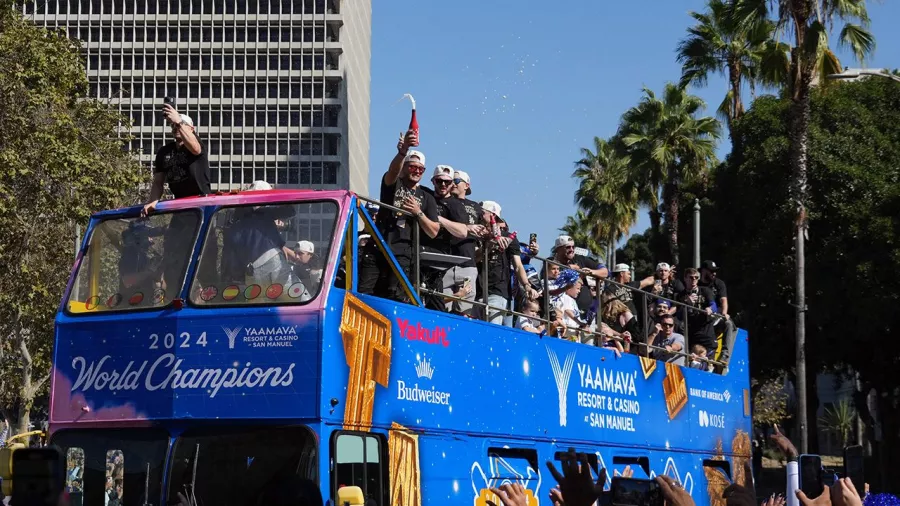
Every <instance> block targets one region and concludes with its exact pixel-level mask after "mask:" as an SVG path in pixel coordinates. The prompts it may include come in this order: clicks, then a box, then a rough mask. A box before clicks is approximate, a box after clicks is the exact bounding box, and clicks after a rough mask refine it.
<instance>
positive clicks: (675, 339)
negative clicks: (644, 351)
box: [647, 314, 684, 365]
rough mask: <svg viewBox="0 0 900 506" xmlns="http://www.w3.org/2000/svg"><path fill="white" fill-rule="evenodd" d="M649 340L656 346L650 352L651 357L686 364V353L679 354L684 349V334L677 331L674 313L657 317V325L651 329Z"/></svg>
mask: <svg viewBox="0 0 900 506" xmlns="http://www.w3.org/2000/svg"><path fill="white" fill-rule="evenodd" d="M647 342H649V343H652V344H653V346H655V347H656V348H654V349H653V351H652V352H651V353H650V356H651V357H653V358H655V359H656V360H662V361H665V362H672V363H674V364H678V365H684V355H678V354H677V353H678V352H682V351H684V336H683V335H681V334H679V333H677V332H675V318H674V317H673V316H672V315H670V314H665V315H663V316H661V317H659V318H658V319H657V321H656V325H654V326H653V328H652V329H650V335H649V336H647Z"/></svg>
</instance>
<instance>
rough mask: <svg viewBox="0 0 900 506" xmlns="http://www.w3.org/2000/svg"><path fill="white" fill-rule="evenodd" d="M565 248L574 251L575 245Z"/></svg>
mask: <svg viewBox="0 0 900 506" xmlns="http://www.w3.org/2000/svg"><path fill="white" fill-rule="evenodd" d="M566 249H567V250H572V251H574V250H575V246H566Z"/></svg>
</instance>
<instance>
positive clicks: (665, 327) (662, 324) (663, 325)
mask: <svg viewBox="0 0 900 506" xmlns="http://www.w3.org/2000/svg"><path fill="white" fill-rule="evenodd" d="M659 326H660V327H662V328H664V329H668V328H672V327H674V326H675V324H674V323H660V324H659Z"/></svg>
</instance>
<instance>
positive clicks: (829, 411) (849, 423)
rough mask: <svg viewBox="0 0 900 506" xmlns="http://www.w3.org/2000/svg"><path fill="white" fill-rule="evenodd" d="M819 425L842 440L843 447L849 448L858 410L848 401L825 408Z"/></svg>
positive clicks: (842, 400)
mask: <svg viewBox="0 0 900 506" xmlns="http://www.w3.org/2000/svg"><path fill="white" fill-rule="evenodd" d="M819 424H820V425H821V426H822V427H823V428H824V429H825V430H827V431H829V432H832V433H834V434H835V435H837V436H838V437H840V438H841V447H842V448H843V447H845V446H847V443H848V442H849V441H850V433H851V432H852V431H853V427H854V426H855V425H856V410H855V409H853V406H851V405H850V401H848V400H847V399H841V400H840V401H839V402H838V403H837V404H833V405H831V406H830V407H826V408H825V414H824V415H823V416H822V417H821V418H819Z"/></svg>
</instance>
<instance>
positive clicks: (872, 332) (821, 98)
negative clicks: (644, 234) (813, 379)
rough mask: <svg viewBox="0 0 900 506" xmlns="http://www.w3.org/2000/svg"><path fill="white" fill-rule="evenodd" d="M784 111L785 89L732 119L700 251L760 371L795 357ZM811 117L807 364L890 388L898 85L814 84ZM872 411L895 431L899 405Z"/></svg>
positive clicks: (894, 366)
mask: <svg viewBox="0 0 900 506" xmlns="http://www.w3.org/2000/svg"><path fill="white" fill-rule="evenodd" d="M790 110H791V101H790V100H789V99H778V98H776V97H760V98H758V99H757V100H756V101H755V102H754V104H753V106H752V107H751V108H750V109H749V110H748V111H747V113H746V114H745V115H744V117H743V118H741V120H739V121H738V122H737V123H736V127H735V134H736V135H740V136H741V144H742V145H743V147H744V149H743V151H742V152H741V153H733V154H732V156H729V158H728V161H727V162H726V163H724V164H722V165H721V166H720V167H719V168H718V170H716V171H715V173H714V177H713V178H712V181H711V184H710V187H709V188H708V191H707V193H706V194H705V196H704V198H703V199H702V201H703V202H705V205H704V209H703V228H702V233H701V243H702V248H703V252H704V253H703V256H704V258H715V259H716V261H717V263H719V264H720V266H721V270H720V271H719V272H720V277H721V278H722V279H723V280H725V281H726V282H727V283H728V288H729V295H730V296H729V305H730V306H731V308H732V311H731V313H732V315H733V316H734V317H735V320H736V322H737V323H738V325H739V326H741V327H744V328H746V329H747V330H748V331H749V334H750V336H751V340H750V348H751V364H752V365H753V370H754V371H756V372H757V373H758V372H759V371H767V370H779V369H783V370H791V369H792V366H793V362H794V348H793V337H794V331H793V315H794V307H793V306H792V305H791V302H792V298H793V282H794V281H793V276H794V270H793V258H792V256H793V251H792V246H793V233H794V227H795V216H796V215H795V211H796V210H795V208H794V205H793V203H792V201H791V199H790V195H789V191H790V190H789V188H788V186H787V185H786V184H785V180H784V177H785V176H784V175H785V167H789V166H790V164H789V161H790V146H791V140H790V135H789V132H790V124H791V123H790V121H791V119H790V114H791V112H790ZM810 118H811V119H810V150H809V169H810V170H809V180H810V188H811V193H810V199H809V207H808V208H809V242H808V247H807V297H808V299H807V303H808V306H809V310H808V313H807V322H808V323H807V358H808V363H809V365H808V372H809V374H810V375H814V374H815V372H817V371H820V370H822V369H824V368H832V367H838V368H844V367H850V368H852V369H853V370H856V371H859V373H860V375H861V378H862V380H863V382H864V385H865V386H864V389H865V391H868V389H869V388H875V389H876V390H877V391H878V392H885V393H887V392H894V391H895V389H896V388H900V341H898V340H897V339H894V338H893V335H894V333H895V332H896V328H897V322H898V316H897V315H898V311H897V307H898V306H900V288H898V287H900V176H898V174H900V173H898V167H900V85H898V84H897V83H896V82H894V81H891V80H888V79H879V78H870V79H866V80H863V81H860V82H853V83H841V84H840V85H837V86H831V87H829V88H828V89H816V90H814V92H813V95H812V101H811V116H810ZM688 206H689V203H687V202H685V205H684V207H683V211H684V212H687V209H688ZM810 384H811V385H812V384H813V383H810ZM856 407H857V409H858V410H862V409H864V406H863V407H861V406H860V404H859V403H857V406H856ZM812 408H813V406H811V409H812ZM879 415H880V416H881V417H882V423H883V424H884V425H885V429H884V434H886V435H887V434H892V435H896V434H897V433H898V430H900V412H898V408H897V407H896V406H895V405H894V404H893V403H892V402H890V401H889V400H883V401H882V403H881V405H879ZM864 419H865V417H864ZM810 420H811V421H815V417H812V418H810ZM885 444H886V445H894V446H886V448H888V449H891V450H892V451H890V452H889V451H888V450H885V452H886V453H887V455H897V456H900V442H898V441H897V440H896V438H895V437H894V438H893V442H892V443H889V442H887V441H886V442H885ZM897 466H900V462H898V463H896V464H895V465H894V466H889V467H892V469H893V468H897Z"/></svg>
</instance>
